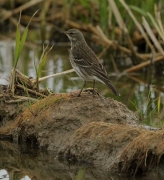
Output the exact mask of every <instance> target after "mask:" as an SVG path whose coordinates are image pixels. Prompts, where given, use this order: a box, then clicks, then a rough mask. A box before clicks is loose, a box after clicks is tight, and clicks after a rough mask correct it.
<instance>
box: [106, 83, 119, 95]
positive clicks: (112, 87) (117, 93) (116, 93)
mask: <svg viewBox="0 0 164 180" xmlns="http://www.w3.org/2000/svg"><path fill="white" fill-rule="evenodd" d="M104 83H105V84H106V85H107V86H108V87H109V88H110V89H111V90H112V92H113V93H114V94H115V95H116V96H120V93H119V92H118V91H117V90H116V89H115V88H114V86H113V85H112V84H111V83H110V82H109V81H104Z"/></svg>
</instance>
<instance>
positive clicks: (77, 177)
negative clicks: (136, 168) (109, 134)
mask: <svg viewBox="0 0 164 180" xmlns="http://www.w3.org/2000/svg"><path fill="white" fill-rule="evenodd" d="M0 179H2V180H113V179H114V180H139V179H140V180H148V179H149V178H146V177H144V178H141V177H136V178H134V177H131V176H125V175H124V174H112V173H110V172H102V171H101V170H100V169H99V168H98V167H93V166H91V165H88V164H87V165H86V164H77V163H76V164H70V163H69V162H68V161H67V162H64V161H61V160H58V158H57V155H56V153H55V152H54V151H40V150H37V149H35V148H31V147H30V146H27V144H26V145H21V146H18V145H16V144H13V143H10V142H5V141H0ZM157 179H158V180H160V177H158V176H157V177H153V178H151V180H157ZM161 180H162V179H161Z"/></svg>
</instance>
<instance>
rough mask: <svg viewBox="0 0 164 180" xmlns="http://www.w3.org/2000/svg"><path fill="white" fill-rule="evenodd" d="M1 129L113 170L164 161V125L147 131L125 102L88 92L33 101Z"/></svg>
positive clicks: (18, 138) (137, 169)
mask: <svg viewBox="0 0 164 180" xmlns="http://www.w3.org/2000/svg"><path fill="white" fill-rule="evenodd" d="M2 121H3V120H2ZM0 134H1V135H0V136H1V137H4V136H5V137H6V136H9V137H11V138H12V139H13V140H15V141H19V142H20V143H22V142H31V143H32V144H33V145H34V144H37V145H38V147H39V148H42V149H47V150H54V151H56V152H57V154H58V155H59V156H60V157H65V158H68V159H69V160H71V161H74V160H76V161H79V162H87V163H90V164H93V165H95V166H98V167H101V168H102V169H104V170H110V171H113V172H128V173H133V174H135V173H145V172H150V170H151V169H152V168H154V167H157V165H160V164H161V162H162V160H163V156H162V155H163V152H164V151H163V150H164V146H163V137H164V131H163V130H158V131H150V130H146V129H144V128H143V127H141V126H139V125H138V118H137V116H136V115H135V114H134V113H133V112H131V111H130V110H129V109H128V108H127V107H126V106H125V105H123V104H122V103H120V102H118V101H115V100H113V99H111V98H103V97H100V96H93V95H92V94H89V93H83V94H82V96H81V97H74V96H72V95H71V94H53V95H50V96H48V97H47V98H44V99H42V100H40V101H38V102H36V103H35V104H33V105H31V106H30V105H28V106H27V107H26V110H25V111H24V112H23V113H21V114H19V115H17V117H16V118H13V119H11V120H10V121H4V122H3V125H1V127H0Z"/></svg>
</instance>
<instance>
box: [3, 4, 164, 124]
mask: <svg viewBox="0 0 164 180" xmlns="http://www.w3.org/2000/svg"><path fill="white" fill-rule="evenodd" d="M163 16H164V1H163V0H144V1H141V0H138V1H133V0H46V1H44V0H1V1H0V84H4V85H7V84H9V81H10V74H11V69H12V68H13V66H14V53H15V49H16V48H15V46H16V39H17V38H16V37H17V33H16V29H17V27H18V22H19V27H20V32H21V34H20V35H21V37H22V36H23V33H24V32H25V29H26V27H28V33H27V38H26V41H25V45H24V46H23V49H22V52H21V54H20V57H19V61H18V63H17V67H16V68H17V69H18V70H19V71H21V72H22V73H23V74H25V75H27V76H30V77H33V78H36V68H35V64H37V63H39V61H40V58H41V56H42V52H43V51H44V48H45V47H46V46H48V47H51V46H53V48H52V49H51V51H50V52H48V54H47V56H46V62H45V65H44V67H43V68H42V70H41V77H44V76H47V75H51V74H55V73H60V72H63V71H66V70H69V69H71V68H72V67H71V65H70V62H69V49H70V42H69V40H68V38H67V37H66V36H65V35H64V34H63V33H61V32H62V31H63V30H68V29H71V28H77V29H79V30H81V31H82V33H83V34H84V36H85V39H86V41H87V43H88V44H89V46H90V47H91V48H92V49H93V50H94V51H95V53H96V54H97V56H98V57H99V59H100V61H101V62H102V63H103V65H104V66H105V68H106V70H107V72H108V74H109V76H110V79H111V81H112V84H113V85H114V86H115V87H116V89H117V90H118V91H119V92H120V94H121V97H115V96H114V95H113V94H112V92H111V91H110V90H109V89H108V88H107V86H105V85H104V84H102V83H99V82H97V83H96V88H97V89H98V92H99V93H100V94H101V95H102V96H105V97H112V98H114V99H116V100H118V101H120V102H122V103H124V104H126V105H127V106H128V107H129V108H130V109H131V110H133V111H135V112H136V113H137V114H138V116H139V118H140V119H141V122H142V123H144V124H147V125H151V126H155V127H163V121H164V109H163V105H164V78H163V76H164V50H163V46H164V25H163V23H164V18H161V17H163ZM82 84H83V82H82V81H81V79H79V77H78V76H77V75H76V73H75V72H73V73H69V74H65V75H61V76H58V77H55V78H49V79H46V80H45V81H42V82H41V84H40V87H41V88H49V89H51V90H52V91H53V92H55V93H65V92H72V91H75V90H78V89H80V88H81V87H82ZM87 87H92V83H88V84H87Z"/></svg>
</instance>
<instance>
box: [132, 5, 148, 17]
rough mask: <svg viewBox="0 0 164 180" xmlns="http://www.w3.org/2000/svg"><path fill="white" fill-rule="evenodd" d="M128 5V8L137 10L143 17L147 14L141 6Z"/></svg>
mask: <svg viewBox="0 0 164 180" xmlns="http://www.w3.org/2000/svg"><path fill="white" fill-rule="evenodd" d="M129 7H130V9H132V10H134V11H136V12H138V13H139V14H141V15H143V16H145V17H146V16H147V13H146V12H145V11H144V10H142V9H141V8H139V7H137V6H133V5H129Z"/></svg>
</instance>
